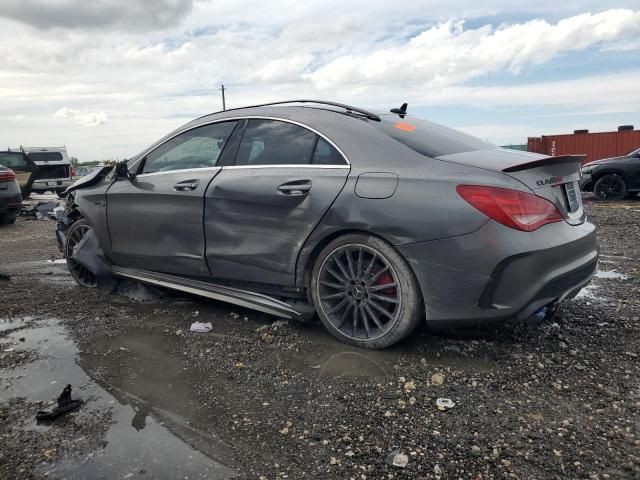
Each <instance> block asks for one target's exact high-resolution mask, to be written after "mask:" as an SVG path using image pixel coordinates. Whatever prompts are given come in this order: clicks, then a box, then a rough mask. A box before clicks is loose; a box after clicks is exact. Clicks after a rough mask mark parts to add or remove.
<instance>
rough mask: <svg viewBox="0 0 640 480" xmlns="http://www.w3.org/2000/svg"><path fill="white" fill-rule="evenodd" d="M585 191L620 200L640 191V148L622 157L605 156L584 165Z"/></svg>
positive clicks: (582, 185) (583, 183)
mask: <svg viewBox="0 0 640 480" xmlns="http://www.w3.org/2000/svg"><path fill="white" fill-rule="evenodd" d="M581 188H582V191H583V192H593V193H594V194H595V195H596V196H597V197H598V198H602V199H611V200H619V199H623V198H632V197H635V196H636V195H638V192H640V148H638V149H635V150H632V151H631V152H629V153H627V154H626V155H623V156H622V157H614V158H603V159H601V160H596V161H595V162H589V163H586V164H585V165H583V166H582V182H581Z"/></svg>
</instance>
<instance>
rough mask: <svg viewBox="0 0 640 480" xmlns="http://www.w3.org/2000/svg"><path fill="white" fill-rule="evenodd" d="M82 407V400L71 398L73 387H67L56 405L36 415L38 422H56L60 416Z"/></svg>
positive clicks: (53, 404)
mask: <svg viewBox="0 0 640 480" xmlns="http://www.w3.org/2000/svg"><path fill="white" fill-rule="evenodd" d="M81 405H82V400H80V399H79V398H76V399H75V400H74V399H72V398H71V385H67V386H66V387H64V390H62V393H61V394H60V396H59V397H58V400H57V401H56V403H52V404H51V406H50V407H49V408H48V409H45V410H39V411H38V413H36V420H37V421H39V422H43V421H49V420H55V419H56V418H58V417H59V416H60V415H64V414H65V413H69V412H71V411H73V410H76V409H77V408H79V407H80V406H81Z"/></svg>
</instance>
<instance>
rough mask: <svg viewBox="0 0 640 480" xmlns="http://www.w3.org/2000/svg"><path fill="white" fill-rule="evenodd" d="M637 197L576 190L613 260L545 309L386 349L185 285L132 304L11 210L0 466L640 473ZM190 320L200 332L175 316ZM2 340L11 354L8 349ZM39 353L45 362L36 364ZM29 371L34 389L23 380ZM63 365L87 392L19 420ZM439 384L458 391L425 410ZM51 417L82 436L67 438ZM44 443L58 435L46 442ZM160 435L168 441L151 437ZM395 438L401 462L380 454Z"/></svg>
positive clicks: (18, 470) (37, 472) (162, 472)
mask: <svg viewBox="0 0 640 480" xmlns="http://www.w3.org/2000/svg"><path fill="white" fill-rule="evenodd" d="M636 203H637V202H635V203H633V202H632V203H630V204H629V205H630V208H623V207H624V205H626V204H616V205H617V207H616V208H612V207H611V204H598V203H593V204H589V205H587V208H588V209H589V212H590V215H591V217H592V219H593V220H594V221H595V223H596V224H597V225H598V227H599V238H600V243H601V247H602V254H603V255H602V259H601V265H600V268H601V272H614V274H611V273H601V274H600V275H599V276H598V277H597V278H596V279H594V282H593V284H592V286H591V287H590V288H589V289H588V290H587V291H586V292H584V293H583V294H582V295H580V296H579V297H578V298H576V299H575V300H572V301H569V302H566V303H565V304H564V305H563V307H562V308H561V310H560V311H559V312H558V314H557V316H556V318H554V319H553V320H552V321H550V322H547V323H544V324H542V325H539V326H535V327H526V326H518V327H506V326H504V327H494V328H484V329H474V330H465V331H464V332H461V331H458V332H448V333H438V334H437V335H436V334H433V333H431V332H428V331H426V330H425V329H421V330H420V331H418V332H416V333H415V335H413V336H412V337H411V338H410V339H409V340H407V341H405V342H403V343H401V344H400V345H397V346H395V347H393V348H391V349H388V350H385V351H382V352H369V351H363V350H358V349H355V348H351V347H348V346H345V345H342V344H340V343H338V342H337V341H335V340H334V339H333V338H331V337H330V336H329V335H328V334H327V333H325V332H324V331H323V330H322V328H321V327H320V326H319V325H315V324H312V325H301V324H296V323H289V322H282V321H279V320H277V319H276V318H273V317H269V316H267V315H263V314H259V313H255V312H251V311H248V310H243V309H240V308H238V307H233V306H229V305H226V304H223V303H218V302H214V301H205V300H202V299H199V298H196V297H190V296H181V295H174V294H169V295H167V296H166V297H163V298H162V299H160V300H158V301H155V302H144V303H141V302H136V301H133V300H131V299H129V298H126V297H122V296H112V295H105V294H103V293H101V292H99V291H95V290H87V289H82V288H79V287H75V286H73V284H70V283H69V282H68V281H67V280H68V279H69V276H68V274H67V273H65V271H64V268H63V267H64V265H59V264H55V263H51V262H47V260H55V259H58V258H60V255H59V253H58V252H57V248H56V247H55V240H54V236H53V228H54V225H53V222H35V221H30V222H27V221H20V220H19V221H18V222H17V223H16V225H15V226H13V227H10V228H7V229H4V228H3V229H1V230H0V265H2V266H0V273H2V274H5V275H6V276H8V277H9V279H8V280H2V281H1V282H0V288H1V289H2V293H3V302H4V303H3V306H4V307H5V309H4V310H3V314H2V316H3V317H4V318H5V319H8V320H7V322H5V323H2V324H0V345H3V346H4V345H7V347H3V349H6V348H14V350H13V351H11V352H6V355H9V354H11V356H7V357H4V358H2V359H1V361H2V362H3V363H1V364H0V366H1V367H2V378H1V380H0V382H1V383H0V391H1V390H2V388H4V389H5V391H6V392H7V393H0V412H1V415H2V417H1V419H0V422H2V431H3V432H6V431H10V432H11V434H10V435H4V433H3V442H2V445H0V454H1V455H2V456H3V457H2V459H3V462H0V463H1V464H2V468H3V469H4V470H3V471H2V472H0V473H1V474H3V475H4V476H6V477H8V478H11V477H21V478H25V477H29V476H33V477H37V476H41V475H44V474H45V473H47V472H48V478H56V477H58V478H74V477H75V478H83V475H84V477H85V478H86V477H87V476H88V477H92V476H93V475H97V477H96V478H99V474H100V472H104V474H105V475H106V477H105V478H122V477H124V476H126V475H129V474H131V475H132V477H128V478H176V477H177V475H182V476H184V475H187V474H189V472H191V474H193V475H194V476H191V477H190V478H200V477H202V475H200V477H198V476H197V474H196V473H194V471H193V470H185V469H187V468H188V465H189V462H191V464H192V465H196V466H198V467H199V468H200V469H201V471H202V472H206V474H207V475H208V477H203V478H228V476H230V475H232V474H234V473H235V474H237V475H238V477H239V478H252V479H258V478H260V476H264V477H265V478H269V479H271V478H285V477H286V478H296V479H297V478H329V479H331V478H336V479H338V478H339V479H342V478H357V479H365V478H370V479H371V478H443V479H445V478H594V479H595V478H612V479H613V478H630V479H632V478H638V477H639V476H640V458H639V451H640V436H639V433H640V432H639V431H638V430H639V425H640V422H639V419H640V362H639V361H638V355H639V354H640V348H639V347H640V323H639V318H638V316H639V314H640V271H639V270H640V267H639V265H640V263H639V262H638V260H639V259H640V254H639V253H638V248H637V239H638V238H640V212H639V211H638V210H640V209H638V208H636V207H637V205H636ZM18 238H19V239H20V240H19V241H17V239H18ZM30 262H31V263H30ZM59 267H60V268H59ZM47 271H51V272H53V273H51V274H47V273H46V272H47ZM43 276H51V277H52V278H55V279H56V280H55V281H51V282H48V281H43V280H42V278H43ZM25 318H27V320H25ZM50 319H56V320H50ZM194 321H205V322H211V323H212V324H213V331H212V332H210V333H204V334H196V333H192V332H189V326H190V324H191V323H192V322H194ZM3 325H5V326H6V328H4V330H3ZM34 332H39V333H34ZM54 334H55V335H54ZM38 335H41V336H42V337H41V338H40V337H38ZM56 335H57V336H56ZM20 337H26V341H25V342H20V341H19V338H20ZM36 338H40V339H39V340H37V341H36ZM45 338H58V339H60V342H62V343H63V344H65V345H67V347H65V348H67V350H65V352H66V353H61V354H60V355H61V356H62V357H64V358H68V359H70V360H68V361H66V360H65V362H66V363H65V362H63V363H65V365H73V366H74V369H73V368H71V367H69V368H68V369H64V368H63V369H62V370H60V371H59V372H61V374H60V375H59V378H53V377H54V376H55V375H54V372H56V370H55V362H53V366H51V361H49V362H45V359H46V358H48V357H47V352H46V351H45V350H43V347H42V345H43V343H46V342H44V339H45ZM30 339H31V340H30ZM37 342H41V343H37ZM20 343H22V344H23V346H22V347H20V345H19V344H20ZM15 349H18V350H23V351H25V353H24V354H21V355H24V356H25V358H24V360H18V361H13V360H12V359H13V355H14V354H16V351H17V350H15ZM0 350H2V349H0ZM27 351H28V353H27ZM2 354H3V352H1V351H0V355H2ZM16 358H17V357H16ZM43 364H47V365H50V366H49V367H48V368H50V370H46V369H45V370H44V372H45V373H40V374H38V373H37V372H42V371H43V370H42V369H41V368H42V367H39V365H43ZM46 372H48V373H46ZM36 374H38V375H41V376H42V377H43V378H42V385H45V386H46V388H43V389H38V388H36V387H35V385H36V383H38V382H35V380H34V382H27V383H25V381H24V379H25V378H38V377H37V375H36ZM53 380H56V381H57V382H58V383H55V384H53V385H51V384H50V382H51V381H53ZM66 382H69V383H75V384H77V387H78V393H79V394H81V395H82V396H83V397H89V398H90V402H89V403H88V405H87V406H86V407H83V408H82V409H81V410H80V411H78V412H76V413H74V414H71V415H70V416H69V417H68V419H66V420H65V421H64V422H61V423H60V425H58V426H56V427H51V428H50V429H49V430H48V431H47V432H42V431H39V430H33V429H28V428H24V425H26V424H28V423H29V422H31V421H32V420H30V418H31V417H32V416H33V414H35V412H34V411H33V408H34V407H35V406H36V405H37V402H39V401H45V400H48V399H52V398H54V396H55V395H56V394H57V393H59V392H57V390H61V388H62V386H64V384H65V383H66ZM54 387H55V388H54ZM94 397H95V400H91V398H94ZM441 397H444V398H449V399H451V400H453V401H454V402H455V407H454V408H452V409H450V410H448V411H444V412H442V411H439V410H438V409H437V408H436V400H437V399H438V398H441ZM92 402H93V403H92ZM111 402H112V403H111ZM93 412H98V413H95V414H94V413H93ZM68 422H70V423H68ZM69 425H71V426H69ZM73 425H76V426H73ZM7 429H9V430H7ZM156 429H157V430H156ZM51 431H56V432H60V438H63V439H64V443H65V444H66V443H69V444H71V445H76V444H78V445H79V444H83V447H82V449H80V450H74V449H73V448H66V447H65V448H63V447H62V446H61V442H62V441H61V442H57V441H56V440H55V439H50V438H49V437H48V435H50V433H48V432H51ZM114 431H116V433H113V432H114ZM152 434H153V435H152ZM153 437H161V438H162V439H163V440H161V441H160V443H157V442H155V443H154V442H153V441H152V440H150V438H153ZM81 439H89V441H86V440H81ZM127 439H129V440H127ZM131 439H133V440H131ZM136 439H137V440H138V441H136ZM74 442H75V443H74ZM119 444H122V445H124V446H125V447H126V448H125V447H121V448H119V447H118V446H117V445H119ZM46 445H54V447H55V445H58V446H57V447H55V448H56V454H55V456H52V457H51V458H50V459H46V458H45V459H43V457H42V455H43V454H42V449H45V450H46V449H49V450H50V449H51V448H47V447H46ZM162 445H164V447H163V446H162ZM171 449H173V450H175V451H177V452H180V456H179V457H176V456H175V455H173V456H172V455H170V454H169V453H164V452H165V451H169V450H171ZM396 450H398V451H399V453H400V454H404V455H406V456H407V458H408V463H407V465H406V467H405V468H396V467H393V466H389V465H387V464H386V463H385V458H386V457H387V455H388V454H389V453H390V452H392V451H396ZM18 452H20V454H18ZM97 459H99V460H97ZM185 459H187V460H185ZM191 459H196V460H193V461H192V460H191ZM172 465H180V469H178V470H176V469H171V468H173V467H172ZM185 465H186V466H185Z"/></svg>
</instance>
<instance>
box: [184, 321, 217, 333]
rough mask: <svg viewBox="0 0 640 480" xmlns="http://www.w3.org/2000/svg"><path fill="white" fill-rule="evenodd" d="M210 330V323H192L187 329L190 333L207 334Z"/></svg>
mask: <svg viewBox="0 0 640 480" xmlns="http://www.w3.org/2000/svg"><path fill="white" fill-rule="evenodd" d="M212 329H213V325H211V322H206V323H205V322H193V323H192V324H191V327H190V328H189V330H190V331H192V332H197V333H208V332H210V331H211V330H212Z"/></svg>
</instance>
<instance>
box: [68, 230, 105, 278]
mask: <svg viewBox="0 0 640 480" xmlns="http://www.w3.org/2000/svg"><path fill="white" fill-rule="evenodd" d="M91 229H92V227H91V225H89V222H87V221H86V220H84V219H83V218H81V219H79V220H77V221H76V222H74V223H73V225H71V227H69V229H68V230H67V232H66V238H65V241H64V258H65V259H66V260H67V267H69V272H71V276H73V279H74V280H75V281H76V283H77V284H78V285H80V286H81V287H85V288H95V287H96V286H97V285H98V282H97V279H96V276H95V275H94V274H93V273H91V272H90V271H89V269H88V268H86V267H84V266H83V265H81V264H80V263H78V262H77V261H75V260H74V259H73V258H72V255H73V247H75V246H76V245H77V244H78V242H79V241H80V240H81V239H82V237H83V236H84V234H86V233H87V232H88V231H89V230H91Z"/></svg>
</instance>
